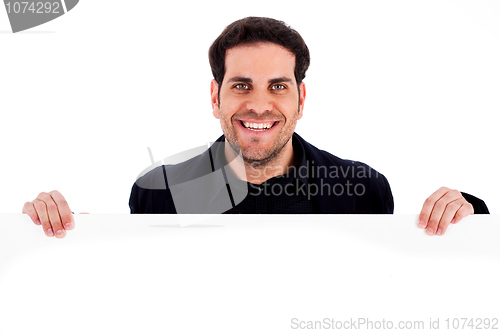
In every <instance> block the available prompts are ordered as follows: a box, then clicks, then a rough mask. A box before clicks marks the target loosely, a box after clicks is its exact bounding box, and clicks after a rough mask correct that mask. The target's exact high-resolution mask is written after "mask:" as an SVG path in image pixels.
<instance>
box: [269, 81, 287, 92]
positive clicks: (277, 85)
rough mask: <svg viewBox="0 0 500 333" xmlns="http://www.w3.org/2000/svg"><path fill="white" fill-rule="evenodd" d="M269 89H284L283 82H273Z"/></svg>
mask: <svg viewBox="0 0 500 333" xmlns="http://www.w3.org/2000/svg"><path fill="white" fill-rule="evenodd" d="M271 89H272V90H284V89H286V87H285V85H284V84H281V83H277V84H273V85H272V86H271Z"/></svg>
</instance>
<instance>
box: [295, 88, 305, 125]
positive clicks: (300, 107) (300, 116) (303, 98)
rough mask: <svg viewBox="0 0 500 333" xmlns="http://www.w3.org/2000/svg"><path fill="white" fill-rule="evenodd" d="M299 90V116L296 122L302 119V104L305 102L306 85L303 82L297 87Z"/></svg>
mask: <svg viewBox="0 0 500 333" xmlns="http://www.w3.org/2000/svg"><path fill="white" fill-rule="evenodd" d="M299 90H300V97H299V114H298V116H297V120H299V119H300V118H302V116H303V114H304V113H303V110H304V102H305V101H306V85H305V83H304V82H302V83H301V84H300V86H299Z"/></svg>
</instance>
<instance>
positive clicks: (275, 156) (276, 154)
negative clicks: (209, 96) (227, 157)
mask: <svg viewBox="0 0 500 333" xmlns="http://www.w3.org/2000/svg"><path fill="white" fill-rule="evenodd" d="M219 105H220V104H219ZM219 108H220V106H219ZM220 111H221V114H222V115H224V112H223V110H222V108H220ZM297 112H299V111H298V110H297ZM221 119H223V120H222V122H221V125H222V130H223V132H224V136H225V137H226V140H227V142H228V143H229V145H230V147H231V148H232V149H233V151H234V152H235V153H236V154H240V152H241V156H242V157H243V161H244V162H245V164H246V165H248V166H251V167H252V168H258V169H260V168H262V167H266V166H269V165H271V164H273V163H274V162H277V161H278V160H279V159H280V157H281V155H282V152H283V148H285V146H286V145H287V144H288V142H289V141H290V139H291V138H292V135H293V132H294V128H290V132H291V133H287V132H288V131H289V130H288V129H287V130H285V131H282V132H280V133H279V134H278V138H277V140H276V141H275V142H274V143H273V145H272V147H270V148H269V149H266V150H264V151H263V150H258V151H253V152H251V151H247V150H245V149H243V150H242V149H241V145H240V144H239V142H238V141H239V140H238V137H237V135H236V131H235V128H234V126H237V125H233V120H232V118H231V119H230V120H229V122H228V121H227V120H226V118H225V117H221ZM283 134H284V135H285V137H284V138H283V137H282V135H283ZM280 139H282V140H280ZM252 150H255V149H252Z"/></svg>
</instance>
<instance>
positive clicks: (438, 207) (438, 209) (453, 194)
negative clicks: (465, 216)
mask: <svg viewBox="0 0 500 333" xmlns="http://www.w3.org/2000/svg"><path fill="white" fill-rule="evenodd" d="M460 198H463V197H462V193H460V192H459V191H457V190H449V191H448V192H447V193H446V194H445V195H443V196H442V197H441V198H440V199H439V200H437V201H436V203H435V204H434V208H433V209H432V213H431V217H430V218H429V222H428V223H427V228H426V230H425V231H426V232H427V234H428V235H434V234H435V233H436V231H437V228H438V225H439V222H440V221H441V218H442V217H443V213H444V211H445V209H446V207H447V206H448V204H449V203H451V202H453V201H455V200H458V199H460ZM457 209H458V208H457ZM447 222H448V223H446V226H447V225H448V224H449V222H451V219H450V220H449V221H447Z"/></svg>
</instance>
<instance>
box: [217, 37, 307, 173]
mask: <svg viewBox="0 0 500 333" xmlns="http://www.w3.org/2000/svg"><path fill="white" fill-rule="evenodd" d="M225 64H226V74H225V75H224V80H223V82H222V86H221V88H220V96H219V95H218V86H217V83H216V82H215V80H213V81H212V87H211V93H212V107H213V112H214V116H215V117H216V118H218V119H220V122H221V127H222V131H223V132H224V135H225V137H226V140H227V141H228V142H229V143H230V144H231V146H232V147H233V148H235V149H237V148H239V149H241V152H242V155H243V158H244V159H245V161H246V162H248V163H252V162H259V163H260V164H266V163H268V162H269V161H271V160H273V158H274V157H276V156H278V154H279V153H280V152H281V151H282V149H284V148H285V149H292V146H291V144H292V142H291V140H290V138H291V137H292V134H293V132H294V131H295V125H296V124H297V120H298V119H300V118H301V117H302V108H303V105H304V99H305V86H304V84H303V83H302V84H301V87H300V88H301V96H300V100H299V92H298V88H297V82H296V81H295V75H294V69H295V56H294V55H293V54H292V53H290V52H289V51H288V50H287V49H285V48H283V47H281V46H279V45H276V44H273V43H259V44H255V45H241V46H237V47H234V48H232V49H229V50H228V51H227V53H226V63H225ZM218 98H219V99H218ZM218 100H220V104H218Z"/></svg>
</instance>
